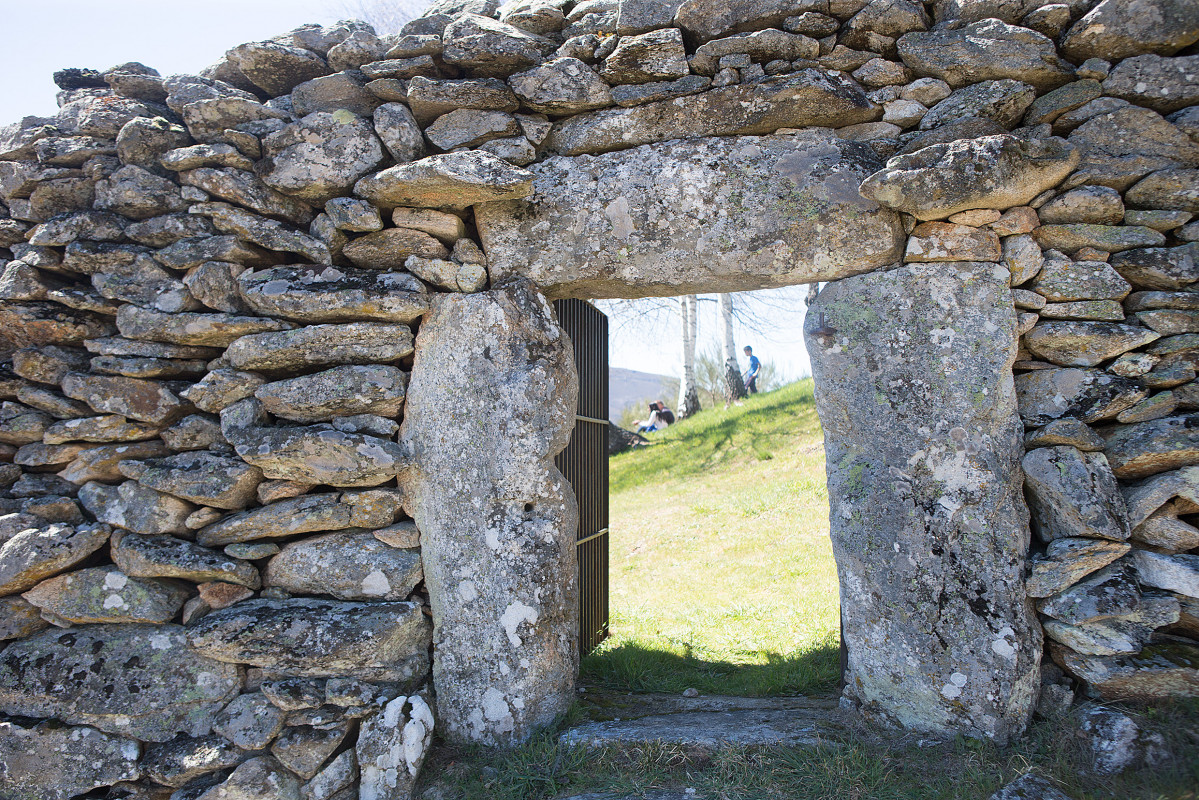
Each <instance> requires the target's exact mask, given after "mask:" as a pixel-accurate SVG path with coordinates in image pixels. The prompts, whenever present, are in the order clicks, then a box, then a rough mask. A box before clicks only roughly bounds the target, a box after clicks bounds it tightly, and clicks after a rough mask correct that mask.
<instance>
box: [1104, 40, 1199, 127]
mask: <svg viewBox="0 0 1199 800" xmlns="http://www.w3.org/2000/svg"><path fill="white" fill-rule="evenodd" d="M1196 71H1199V56H1193V55H1192V56H1179V57H1176V58H1163V57H1162V56H1159V55H1153V54H1151V53H1147V54H1145V55H1136V56H1134V57H1133V58H1126V59H1124V60H1123V61H1121V62H1120V63H1119V64H1117V65H1116V68H1115V69H1113V70H1112V71H1111V74H1109V75H1108V76H1107V79H1106V80H1104V82H1103V93H1104V94H1106V95H1108V96H1110V97H1119V98H1121V99H1123V100H1128V101H1130V102H1132V103H1136V104H1137V105H1139V106H1145V107H1146V108H1151V109H1153V110H1154V111H1157V112H1159V113H1162V114H1167V113H1169V112H1171V111H1177V110H1179V109H1182V108H1186V107H1187V106H1192V105H1196V104H1199V88H1196V81H1195V74H1196Z"/></svg>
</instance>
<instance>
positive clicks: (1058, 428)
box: [1016, 370, 1103, 452]
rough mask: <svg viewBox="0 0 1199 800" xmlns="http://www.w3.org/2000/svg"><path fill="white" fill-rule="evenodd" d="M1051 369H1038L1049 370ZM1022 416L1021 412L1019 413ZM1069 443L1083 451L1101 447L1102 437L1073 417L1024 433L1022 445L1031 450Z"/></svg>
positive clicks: (1017, 391)
mask: <svg viewBox="0 0 1199 800" xmlns="http://www.w3.org/2000/svg"><path fill="white" fill-rule="evenodd" d="M1049 371H1051V370H1039V372H1049ZM1016 402H1017V403H1019V402H1020V389H1019V386H1017V389H1016ZM1021 416H1023V414H1021ZM1057 445H1069V446H1070V447H1075V448H1078V449H1079V450H1082V451H1083V452H1092V451H1094V450H1102V449H1103V438H1102V437H1101V436H1100V435H1099V434H1097V433H1095V431H1094V430H1092V429H1091V427H1090V426H1089V425H1087V424H1086V423H1085V422H1083V421H1082V420H1079V419H1074V418H1073V417H1065V418H1063V419H1055V420H1053V421H1052V422H1049V423H1048V424H1046V425H1045V426H1044V427H1042V428H1038V429H1037V430H1034V431H1030V432H1028V433H1026V434H1025V435H1024V447H1025V449H1026V450H1032V449H1033V448H1036V447H1055V446H1057Z"/></svg>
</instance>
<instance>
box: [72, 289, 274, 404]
mask: <svg viewBox="0 0 1199 800" xmlns="http://www.w3.org/2000/svg"><path fill="white" fill-rule="evenodd" d="M117 327H118V328H120V330H121V334H122V335H123V336H127V337H129V338H130V339H141V340H147V341H151V342H167V343H170V344H180V345H201V346H204V347H228V346H229V345H230V344H231V343H233V342H234V341H235V340H236V339H239V338H241V337H243V336H246V335H248V334H256V333H263V332H267V331H287V330H291V329H292V328H294V327H295V325H293V324H292V323H290V322H281V321H279V320H274V319H264V318H263V317H242V316H236V315H233V314H193V313H183V314H164V313H161V312H158V311H151V310H149V309H145V308H137V307H136V306H121V311H120V313H118V314H117ZM64 391H65V389H64ZM116 413H120V412H116ZM126 416H130V415H126Z"/></svg>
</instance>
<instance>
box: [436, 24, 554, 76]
mask: <svg viewBox="0 0 1199 800" xmlns="http://www.w3.org/2000/svg"><path fill="white" fill-rule="evenodd" d="M556 47H557V45H556V44H554V43H553V42H551V41H549V40H546V39H542V38H541V37H538V36H534V35H533V34H530V33H526V32H525V31H522V30H520V29H519V28H515V27H513V26H511V25H506V24H504V23H503V22H499V21H497V20H494V19H491V18H490V17H485V16H482V15H481V14H471V13H465V14H461V15H459V16H457V17H456V18H455V19H454V21H453V22H451V23H450V24H449V25H447V26H446V28H445V32H444V33H443V34H442V51H441V57H442V58H443V59H444V60H445V62H446V63H447V64H453V65H454V66H457V67H460V68H461V69H464V70H466V71H467V73H468V74H470V75H472V76H477V77H491V78H494V77H499V78H503V77H506V76H508V75H511V74H512V73H514V72H519V71H520V70H522V69H527V68H528V67H532V66H535V65H537V64H539V63H541V60H542V57H543V56H544V55H545V54H546V53H548V52H553V50H554V49H555V48H556Z"/></svg>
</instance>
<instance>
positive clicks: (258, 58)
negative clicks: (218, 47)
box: [227, 41, 332, 97]
mask: <svg viewBox="0 0 1199 800" xmlns="http://www.w3.org/2000/svg"><path fill="white" fill-rule="evenodd" d="M227 55H228V57H229V59H230V60H231V61H232V62H233V64H235V65H236V66H237V68H238V70H239V71H240V72H241V73H242V74H243V75H245V76H246V78H248V79H249V80H250V81H251V82H252V83H253V84H254V85H255V86H257V87H258V88H260V89H262V90H263V91H265V92H266V93H267V94H268V95H270V96H271V97H278V96H279V95H284V94H287V93H288V92H290V91H291V90H292V89H293V88H294V87H295V86H298V85H299V84H301V83H303V82H304V81H309V80H312V79H313V78H318V77H320V76H321V75H327V74H329V73H330V72H331V71H332V70H330V69H329V66H328V64H326V63H325V60H324V59H322V58H321V57H320V56H318V55H316V54H315V53H313V52H311V51H310V50H305V49H303V48H300V47H293V46H289V45H285V44H280V43H278V42H274V41H271V42H251V43H249V44H243V45H240V46H238V47H235V48H233V49H232V50H230V51H229V52H228V54H227Z"/></svg>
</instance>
